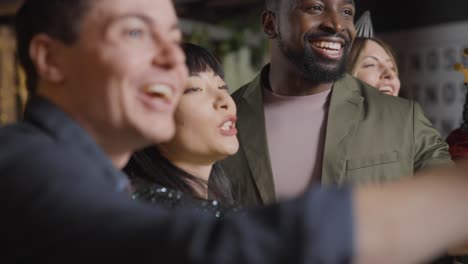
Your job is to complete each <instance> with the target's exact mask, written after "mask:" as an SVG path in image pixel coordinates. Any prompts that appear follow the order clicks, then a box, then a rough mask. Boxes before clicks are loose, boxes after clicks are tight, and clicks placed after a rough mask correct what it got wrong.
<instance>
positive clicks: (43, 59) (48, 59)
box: [29, 34, 64, 83]
mask: <svg viewBox="0 0 468 264" xmlns="http://www.w3.org/2000/svg"><path fill="white" fill-rule="evenodd" d="M60 45H62V44H61V43H59V41H57V40H55V39H52V38H51V37H49V36H48V35H46V34H38V35H36V36H34V37H33V39H32V40H31V43H30V45H29V56H30V57H31V60H32V62H33V64H34V65H35V67H36V71H37V74H38V77H39V78H40V79H43V80H45V81H48V82H52V83H58V82H62V81H63V79H64V76H63V72H62V69H61V67H60V63H59V62H60V56H59V53H60Z"/></svg>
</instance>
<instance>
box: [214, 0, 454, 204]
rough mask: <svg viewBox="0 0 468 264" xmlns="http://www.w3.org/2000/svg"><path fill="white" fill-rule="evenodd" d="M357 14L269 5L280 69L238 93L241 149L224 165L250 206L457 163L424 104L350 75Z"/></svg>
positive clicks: (332, 4)
mask: <svg viewBox="0 0 468 264" xmlns="http://www.w3.org/2000/svg"><path fill="white" fill-rule="evenodd" d="M355 12H356V11H355V4H354V1H352V0H322V1H305V0H291V1H279V0H277V1H275V0H266V9H265V10H264V12H263V14H262V23H263V29H264V31H265V33H266V34H267V36H268V37H269V39H270V58H271V62H270V64H268V65H266V66H265V67H264V68H263V70H262V72H261V74H259V75H258V76H257V77H256V78H255V79H254V80H253V81H252V82H251V83H249V84H247V85H245V86H244V87H242V88H240V89H239V90H238V91H236V92H235V93H234V95H233V97H234V99H235V101H236V104H237V108H238V115H239V121H238V123H237V126H238V128H239V134H238V137H239V141H240V145H241V147H240V150H239V152H238V153H237V154H236V155H235V156H231V157H229V158H228V159H227V160H225V162H224V163H223V167H224V168H225V170H226V173H227V175H230V177H231V178H232V179H233V186H234V188H235V189H237V197H238V201H239V202H240V203H241V204H244V205H262V204H271V203H273V202H276V201H278V200H282V199H286V198H290V197H295V196H297V195H299V194H301V193H303V192H304V191H306V190H307V189H309V188H310V187H311V186H312V185H319V184H321V183H322V184H326V185H329V184H332V185H344V184H350V183H351V184H361V183H376V182H378V183H382V182H386V181H393V180H396V179H398V178H401V177H403V176H411V175H412V174H413V173H414V172H415V171H417V170H420V169H422V168H427V167H429V166H432V165H438V164H447V163H451V161H450V156H449V153H448V148H447V145H446V143H445V142H444V141H443V140H442V139H441V137H440V135H439V133H438V132H437V131H436V130H435V129H434V128H433V127H432V125H431V124H430V122H429V120H427V118H426V117H425V116H424V114H423V112H422V110H421V108H420V107H419V105H418V104H417V103H415V102H413V101H408V100H405V99H401V98H395V97H391V96H386V95H384V94H382V93H380V92H379V91H378V90H376V89H374V88H372V87H370V86H369V85H367V84H365V83H363V82H361V81H359V80H357V79H355V78H353V77H352V76H350V75H348V74H345V66H346V58H347V54H348V51H349V49H350V47H351V44H352V42H353V40H354V38H355V35H356V31H355V27H354V21H353V20H354V14H355Z"/></svg>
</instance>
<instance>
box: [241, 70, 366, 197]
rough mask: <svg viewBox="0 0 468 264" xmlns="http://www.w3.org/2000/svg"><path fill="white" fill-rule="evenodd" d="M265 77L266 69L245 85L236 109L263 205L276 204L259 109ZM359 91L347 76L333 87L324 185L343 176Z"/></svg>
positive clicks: (358, 107) (359, 109)
mask: <svg viewBox="0 0 468 264" xmlns="http://www.w3.org/2000/svg"><path fill="white" fill-rule="evenodd" d="M268 73H269V65H267V66H265V67H264V68H263V69H262V71H261V73H260V74H259V75H257V76H256V78H255V79H254V80H253V81H252V82H251V83H249V84H247V87H246V88H245V90H244V91H243V94H242V100H241V102H240V104H239V107H238V109H239V117H240V119H239V122H238V127H239V140H240V141H241V146H242V148H243V150H244V153H245V155H246V157H247V161H248V164H249V168H250V170H251V173H252V175H253V178H254V180H255V183H256V185H257V189H258V190H259V193H260V196H261V198H262V200H263V202H264V203H267V204H268V203H271V202H275V201H276V198H275V193H274V189H275V188H274V182H273V173H272V169H271V163H270V157H269V150H268V142H267V134H266V128H265V114H264V107H263V89H262V85H264V81H262V80H263V79H264V77H262V76H267V75H268ZM359 87H360V86H359V82H358V81H357V80H356V79H355V78H354V77H352V76H350V75H348V74H345V76H344V77H343V78H341V79H340V80H338V81H336V82H335V84H334V85H333V88H332V95H331V99H330V108H329V113H328V120H327V131H326V136H325V148H324V154H323V155H324V158H323V164H322V182H323V183H324V184H336V183H339V182H340V181H341V180H342V178H343V177H344V175H345V169H346V168H345V164H346V156H347V153H348V147H349V143H350V140H349V139H350V138H351V136H352V135H353V134H354V132H355V130H356V127H357V125H358V119H359V118H360V116H361V114H362V105H363V101H364V97H363V96H362V94H361V90H360V88H359Z"/></svg>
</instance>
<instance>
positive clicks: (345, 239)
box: [0, 98, 353, 264]
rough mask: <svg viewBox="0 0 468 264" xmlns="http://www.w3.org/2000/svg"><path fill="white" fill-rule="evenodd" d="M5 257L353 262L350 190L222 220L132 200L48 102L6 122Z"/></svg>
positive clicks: (0, 136)
mask: <svg viewBox="0 0 468 264" xmlns="http://www.w3.org/2000/svg"><path fill="white" fill-rule="evenodd" d="M0 144H1V147H0V177H1V183H0V197H1V198H0V199H1V202H2V204H3V206H2V217H1V220H0V234H1V235H2V240H3V241H4V242H5V243H4V246H2V247H1V254H0V258H1V259H2V262H5V263H31V262H35V263H42V262H44V263H80V264H82V263H97V262H102V263H111V262H114V261H116V262H117V263H149V262H151V263H155V262H161V263H162V262H170V263H256V264H259V263H348V262H350V261H351V259H352V253H353V247H352V246H353V243H352V242H353V232H352V226H353V222H352V220H353V219H352V208H351V204H352V203H351V192H350V190H345V189H343V190H336V189H314V190H311V191H310V192H308V193H306V194H305V195H304V196H302V197H300V198H298V199H296V200H292V201H290V202H285V203H282V204H278V205H274V206H270V207H266V208H262V209H255V210H252V211H248V212H247V213H245V214H241V215H235V216H232V217H225V218H223V219H222V220H219V219H217V218H216V217H214V216H211V215H204V214H199V213H197V212H193V211H191V210H173V211H170V212H169V211H167V210H165V209H162V208H160V207H158V206H152V205H146V204H144V203H140V202H138V201H135V200H133V199H131V197H130V195H129V194H128V193H126V192H124V191H123V190H124V188H125V186H126V185H127V179H126V177H125V176H124V175H123V174H122V173H121V172H120V171H119V170H118V169H116V168H115V167H114V166H113V165H112V163H111V162H110V161H109V159H108V158H107V157H106V155H105V154H104V152H103V151H102V150H101V149H100V148H99V147H98V146H97V145H96V143H95V142H94V141H93V139H92V138H91V137H90V136H89V135H88V134H87V133H86V131H85V130H84V129H82V128H81V127H80V126H79V125H78V124H77V123H76V122H74V121H73V120H72V119H71V118H69V117H68V116H67V115H66V114H65V113H64V112H63V111H61V110H60V109H59V108H58V107H57V106H55V105H54V104H52V103H50V102H49V101H47V100H45V99H41V98H33V99H32V101H31V103H30V104H29V105H28V107H27V110H26V113H25V120H24V121H23V122H19V123H17V124H14V125H11V126H7V127H4V128H1V129H0Z"/></svg>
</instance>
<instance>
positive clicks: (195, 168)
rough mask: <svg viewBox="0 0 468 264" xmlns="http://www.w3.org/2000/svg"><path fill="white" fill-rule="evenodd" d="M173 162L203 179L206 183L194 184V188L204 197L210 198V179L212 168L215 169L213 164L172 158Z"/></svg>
mask: <svg viewBox="0 0 468 264" xmlns="http://www.w3.org/2000/svg"><path fill="white" fill-rule="evenodd" d="M171 162H172V164H173V165H174V166H176V167H177V168H179V169H181V170H183V171H185V172H187V173H189V174H191V175H192V176H194V177H196V178H198V179H200V180H202V182H203V183H206V184H202V185H200V184H193V186H192V187H193V188H194V189H195V191H196V192H197V194H198V195H199V196H200V197H202V198H204V199H208V181H209V179H210V174H211V170H212V169H213V164H214V163H211V164H198V163H196V162H190V161H182V160H171Z"/></svg>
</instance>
